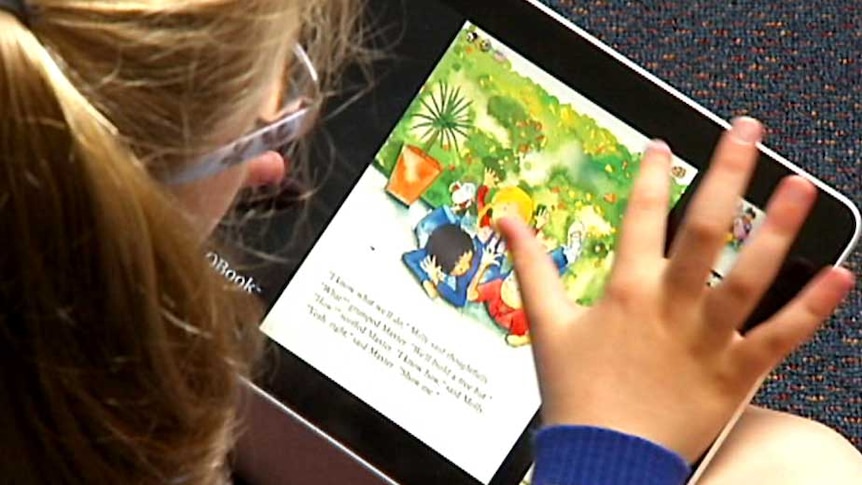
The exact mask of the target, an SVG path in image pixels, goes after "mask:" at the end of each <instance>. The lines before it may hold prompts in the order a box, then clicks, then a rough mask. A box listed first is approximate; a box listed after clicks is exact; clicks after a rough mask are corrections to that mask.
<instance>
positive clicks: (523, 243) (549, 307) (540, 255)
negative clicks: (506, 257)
mask: <svg viewBox="0 0 862 485" xmlns="http://www.w3.org/2000/svg"><path fill="white" fill-rule="evenodd" d="M497 229H498V230H499V231H500V233H501V234H502V235H503V237H504V238H505V240H506V244H507V246H508V248H509V251H510V252H511V255H512V260H513V263H514V266H515V273H516V274H517V276H518V281H519V286H520V292H521V298H522V300H523V302H524V310H525V311H526V312H527V316H528V318H529V320H530V326H531V327H532V328H533V330H534V333H535V334H536V335H537V336H538V338H539V339H541V338H542V334H544V333H545V329H547V328H549V327H554V326H555V325H560V324H562V323H564V321H565V319H566V318H567V317H568V315H569V313H568V312H567V311H566V310H567V309H570V304H569V301H568V298H567V296H566V290H565V288H564V287H563V282H562V280H560V274H559V271H558V270H557V268H556V267H555V266H554V264H553V262H552V261H551V259H550V257H548V255H547V253H546V251H545V248H544V247H543V246H542V244H541V243H539V241H538V240H537V239H536V237H535V235H534V234H533V232H532V231H531V230H530V228H528V227H527V225H526V224H524V222H523V221H521V220H519V219H517V218H512V217H506V218H503V219H501V220H500V221H499V222H498V223H497ZM551 333H553V332H551Z"/></svg>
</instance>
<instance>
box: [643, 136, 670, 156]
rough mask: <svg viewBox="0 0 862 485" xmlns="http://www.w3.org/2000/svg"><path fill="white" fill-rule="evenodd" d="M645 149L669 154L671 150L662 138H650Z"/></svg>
mask: <svg viewBox="0 0 862 485" xmlns="http://www.w3.org/2000/svg"><path fill="white" fill-rule="evenodd" d="M646 151H647V152H650V153H664V154H667V155H670V153H671V150H670V147H669V146H668V144H667V143H665V142H664V141H662V140H650V142H649V143H647V147H646Z"/></svg>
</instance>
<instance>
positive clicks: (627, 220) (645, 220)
mask: <svg viewBox="0 0 862 485" xmlns="http://www.w3.org/2000/svg"><path fill="white" fill-rule="evenodd" d="M670 159H671V151H670V148H669V147H668V146H667V144H665V143H664V142H662V141H653V142H650V144H649V146H648V147H647V150H646V153H645V154H644V157H643V160H642V161H641V168H640V173H639V174H638V176H637V179H636V180H635V184H634V187H633V188H632V194H631V198H630V199H629V203H628V207H627V208H626V213H625V217H624V219H623V220H624V223H623V227H622V232H621V233H620V242H619V247H618V250H617V263H616V265H615V268H614V271H615V272H616V271H622V272H628V271H629V270H630V269H633V270H637V268H638V267H640V266H642V265H643V264H644V263H645V262H647V263H648V262H649V261H657V260H659V259H661V258H662V256H663V255H664V246H665V244H664V243H665V236H666V231H667V211H668V204H669V199H670ZM648 266H650V267H652V265H648Z"/></svg>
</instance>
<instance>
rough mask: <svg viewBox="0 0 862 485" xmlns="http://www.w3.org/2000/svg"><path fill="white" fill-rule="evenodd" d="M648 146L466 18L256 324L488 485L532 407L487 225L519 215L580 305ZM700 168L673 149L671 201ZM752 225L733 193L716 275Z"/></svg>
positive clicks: (605, 268)
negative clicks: (734, 204) (734, 210)
mask: <svg viewBox="0 0 862 485" xmlns="http://www.w3.org/2000/svg"><path fill="white" fill-rule="evenodd" d="M648 140H649V139H648V137H647V136H645V135H644V134H642V133H640V132H639V131H637V130H636V129H634V128H632V127H631V126H629V125H628V124H626V123H625V122H624V121H622V120H620V119H617V118H616V117H614V116H613V115H611V114H610V113H608V112H607V111H605V110H604V109H602V108H601V107H599V106H598V105H597V104H595V103H593V102H592V101H591V100H589V99H587V98H586V97H585V96H583V95H581V94H579V93H578V92H577V91H575V90H573V89H571V88H569V87H568V86H566V85H565V84H563V83H561V82H560V81H558V80H557V79H555V78H554V77H553V76H551V75H549V74H548V73H546V72H545V71H543V70H542V69H541V68H539V67H538V66H536V65H535V64H533V63H531V62H530V61H528V60H527V59H525V58H524V57H522V56H521V55H520V54H519V53H518V52H516V51H515V50H513V49H511V48H510V47H508V46H507V45H506V43H505V42H503V41H501V39H498V38H495V37H494V36H492V35H490V34H489V33H487V32H485V31H483V30H482V29H481V28H479V27H477V26H476V25H473V24H472V23H470V22H467V23H465V24H464V25H463V26H462V27H461V28H460V29H459V30H458V31H457V34H456V35H455V36H454V37H453V38H452V39H451V43H450V44H449V46H448V48H447V49H446V50H445V52H444V54H443V55H442V56H441V57H440V59H439V61H438V62H437V64H436V66H435V67H434V69H433V70H432V72H431V73H430V75H429V76H428V77H427V79H426V81H425V82H424V84H423V85H422V87H421V89H419V91H418V92H416V93H415V96H414V98H413V100H412V102H410V103H409V105H408V106H406V107H405V109H403V115H402V116H401V118H400V121H398V122H397V124H395V126H393V127H392V129H391V131H390V134H389V136H388V138H386V140H385V142H384V143H383V144H382V146H380V148H379V150H378V151H377V154H376V156H375V157H374V159H373V160H369V163H370V164H369V166H368V168H367V169H366V170H365V171H364V173H363V174H362V175H361V177H360V178H359V180H358V182H357V183H356V185H355V186H354V187H353V189H352V191H351V192H350V193H349V195H348V196H347V198H346V199H345V200H344V202H343V204H342V205H341V207H340V208H339V210H338V212H337V213H336V214H335V216H334V218H333V219H332V220H331V222H330V223H329V225H328V226H327V227H326V229H325V231H324V232H323V233H322V234H321V236H320V237H319V239H318V240H317V243H316V244H315V246H314V247H313V248H312V250H311V251H310V252H309V254H308V255H307V257H306V258H305V260H304V262H303V263H302V265H301V266H300V267H299V268H298V270H297V272H296V273H295V275H294V276H293V278H292V279H291V281H290V282H289V284H288V285H287V286H286V288H285V289H284V292H283V293H282V294H281V296H280V297H279V298H278V300H277V301H276V303H275V305H274V306H273V307H272V309H271V311H270V312H269V314H268V316H267V317H266V319H265V321H264V322H263V325H262V330H263V331H264V332H265V333H266V334H267V335H268V336H269V337H270V338H271V339H272V340H274V341H275V342H277V343H279V344H280V345H281V346H283V347H284V348H285V349H287V350H288V351H289V352H291V353H292V354H294V355H295V356H297V357H299V358H300V359H302V360H303V361H305V362H306V363H307V364H308V365H310V366H312V367H314V368H315V369H317V370H318V371H319V372H321V373H322V374H324V375H325V376H327V377H328V378H329V379H331V380H332V381H334V382H335V383H337V384H338V385H340V386H341V387H342V388H344V389H345V390H346V391H347V392H349V393H351V394H353V395H354V396H356V397H357V398H358V399H360V400H361V401H363V402H364V403H366V404H367V405H368V406H370V407H372V408H373V409H375V410H376V411H377V412H379V413H380V414H382V415H383V416H385V417H386V418H387V419H388V420H390V421H391V422H393V423H395V424H396V425H397V426H399V427H400V428H401V429H403V430H404V431H405V432H407V433H409V434H410V435H412V436H414V437H415V438H416V439H418V440H420V441H421V442H422V443H424V444H425V445H427V446H428V447H430V448H432V449H433V450H435V451H436V452H437V453H439V454H440V455H442V456H443V457H444V458H445V459H446V460H448V461H450V462H451V463H453V464H455V465H456V466H457V467H459V468H460V469H462V470H463V471H464V472H466V473H467V474H469V475H470V476H471V477H473V478H474V479H475V480H477V481H478V482H480V483H489V482H490V481H491V479H492V477H494V475H495V473H497V471H498V469H499V467H500V466H501V463H502V462H503V461H504V460H505V459H506V457H507V456H508V455H509V453H510V452H511V450H512V448H513V447H514V446H515V445H516V443H517V442H518V440H519V439H520V438H521V437H522V435H523V434H524V431H525V428H526V427H527V426H528V424H529V423H530V422H531V420H532V419H533V417H534V416H535V414H536V412H537V409H538V408H539V404H540V399H539V393H538V388H537V382H536V377H535V372H534V368H533V361H532V355H531V349H530V345H529V325H528V322H527V321H526V318H525V316H524V313H523V310H522V309H521V301H520V298H519V294H518V286H517V285H518V282H517V279H516V278H515V276H514V273H513V272H512V264H511V261H510V258H509V256H508V254H507V252H506V248H505V244H504V243H503V242H502V241H501V240H500V238H499V236H498V235H497V234H496V233H495V232H494V230H493V224H494V221H495V220H496V219H497V218H499V217H504V216H511V217H520V218H521V219H523V220H524V221H525V222H526V223H528V224H529V225H530V226H531V227H532V228H533V229H534V231H535V233H536V236H537V237H538V238H540V240H541V241H542V243H543V244H544V245H545V247H546V248H547V252H548V255H549V257H550V258H551V259H552V260H553V261H554V263H555V264H556V265H557V268H558V269H559V272H560V276H561V278H562V280H563V282H564V284H565V287H566V289H567V291H568V293H569V295H570V297H571V298H572V300H573V301H577V302H578V303H581V304H584V305H590V304H592V303H593V302H594V301H596V299H597V298H598V297H599V296H600V295H601V291H602V287H603V284H604V282H605V280H606V278H607V276H608V274H609V271H610V268H611V264H612V261H613V256H614V247H615V243H616V239H617V234H618V231H619V228H620V226H621V223H622V218H623V211H624V209H625V206H626V202H627V199H628V196H629V193H630V191H631V187H632V183H633V180H634V177H635V175H636V173H637V171H638V165H639V160H640V157H641V153H642V151H643V149H644V147H645V146H646V144H647V142H648ZM697 172H698V171H697V169H696V168H695V167H694V165H692V164H690V163H687V162H686V161H685V160H682V159H680V158H675V159H674V162H673V168H672V170H671V174H670V176H671V180H672V196H671V204H672V205H673V204H676V203H677V202H678V201H679V199H680V198H681V197H682V195H683V194H684V193H685V191H686V189H687V188H688V187H689V185H690V184H691V183H692V181H693V180H694V178H695V176H696V175H697ZM762 218H763V213H762V212H761V211H760V210H759V209H758V208H756V207H754V206H753V205H751V204H748V203H747V202H741V203H740V206H739V209H738V214H737V217H736V218H735V221H734V224H733V227H732V228H729V229H730V230H729V232H728V245H727V247H726V248H725V250H724V251H723V253H722V255H721V257H720V258H719V261H718V262H717V263H716V265H715V271H714V275H713V281H712V282H713V283H715V282H718V281H720V279H721V278H722V277H723V276H724V275H725V274H726V272H727V270H728V269H729V268H730V267H731V266H732V265H733V263H734V261H735V260H736V256H737V254H738V251H739V248H740V247H741V246H742V244H743V243H744V242H745V240H746V239H747V238H748V237H749V236H750V234H751V233H752V232H754V231H755V230H756V229H757V227H758V225H759V223H760V221H761V220H762Z"/></svg>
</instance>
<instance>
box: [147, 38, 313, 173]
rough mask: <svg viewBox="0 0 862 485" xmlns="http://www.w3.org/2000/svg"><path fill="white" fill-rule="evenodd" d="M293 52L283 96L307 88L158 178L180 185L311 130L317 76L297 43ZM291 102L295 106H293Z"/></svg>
mask: <svg viewBox="0 0 862 485" xmlns="http://www.w3.org/2000/svg"><path fill="white" fill-rule="evenodd" d="M293 52H294V56H295V59H294V64H293V66H291V69H290V75H289V76H288V80H287V81H288V85H287V86H286V91H287V92H286V94H285V96H289V94H290V93H291V92H295V91H296V90H297V86H301V85H302V84H303V83H310V86H309V89H310V92H308V93H299V94H298V95H296V96H292V97H289V98H288V100H287V102H286V103H284V106H287V108H283V110H282V111H281V112H279V113H278V114H276V115H275V117H274V118H275V119H274V120H273V121H272V122H270V123H268V124H267V125H266V126H263V127H261V128H259V129H257V130H255V131H253V132H251V133H249V134H248V135H245V136H243V137H241V138H239V139H238V140H236V141H233V142H231V143H229V144H227V145H225V146H223V147H221V148H219V149H217V150H215V151H213V152H212V153H210V154H208V155H205V156H203V157H201V158H200V159H199V160H198V161H197V162H196V163H192V164H189V165H186V166H184V167H182V168H180V169H179V170H177V171H175V172H173V173H170V174H168V175H167V176H166V177H164V178H162V182H163V183H165V184H168V185H182V184H188V183H191V182H195V181H198V180H200V179H203V178H207V177H211V176H213V175H216V174H218V173H220V172H223V171H224V170H227V169H229V168H231V167H234V166H236V165H240V164H242V163H245V162H247V161H250V160H253V159H254V158H257V157H259V156H261V155H263V154H264V153H266V152H268V151H276V150H279V149H280V148H282V147H284V146H286V145H288V144H290V143H292V142H294V141H296V140H298V139H299V138H302V137H303V136H305V135H306V134H307V133H308V132H309V131H310V130H311V127H312V126H313V125H314V122H315V121H316V119H317V115H318V113H319V111H320V104H321V91H320V78H319V76H318V73H317V69H315V67H314V65H313V64H312V62H311V59H310V58H309V57H308V54H307V53H306V52H305V49H304V48H303V47H302V46H301V45H299V44H297V45H296V46H294V48H293ZM297 103H298V104H297ZM294 105H297V107H295V108H293V106H294Z"/></svg>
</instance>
